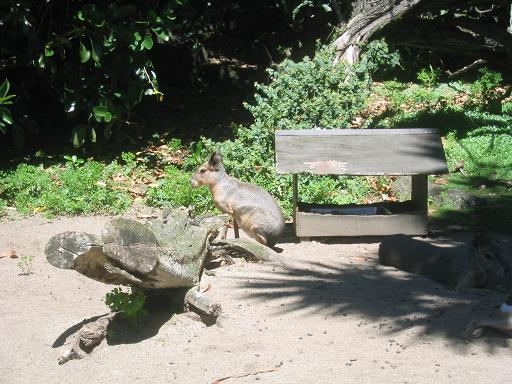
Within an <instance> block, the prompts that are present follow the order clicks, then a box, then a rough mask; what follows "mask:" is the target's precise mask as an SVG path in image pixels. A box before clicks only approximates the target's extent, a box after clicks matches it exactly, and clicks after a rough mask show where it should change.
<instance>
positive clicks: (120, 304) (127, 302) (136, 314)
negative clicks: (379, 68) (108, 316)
mask: <svg viewBox="0 0 512 384" xmlns="http://www.w3.org/2000/svg"><path fill="white" fill-rule="evenodd" d="M145 303H146V295H145V294H144V293H143V292H141V291H135V292H133V291H132V292H131V293H128V292H125V291H123V290H122V289H121V288H114V289H112V291H110V292H109V293H107V294H106V295H105V304H107V306H108V307H109V308H110V309H111V310H112V311H114V312H119V313H120V314H121V316H122V317H123V318H125V319H127V320H128V321H130V322H133V323H137V321H139V320H140V319H142V318H143V317H145V316H147V314H148V311H147V310H146V309H145V308H144V304H145Z"/></svg>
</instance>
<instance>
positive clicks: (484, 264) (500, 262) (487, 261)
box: [473, 232, 511, 286]
mask: <svg viewBox="0 0 512 384" xmlns="http://www.w3.org/2000/svg"><path fill="white" fill-rule="evenodd" d="M473 258H474V260H473V262H476V264H477V265H478V267H479V269H480V270H481V271H483V272H484V273H485V276H486V279H487V283H488V284H491V285H496V286H498V285H509V284H510V282H509V280H510V274H511V265H510V260H508V258H507V257H505V255H503V253H502V252H501V250H500V248H499V246H498V244H497V242H496V240H494V239H493V238H491V236H490V234H489V233H488V232H480V233H477V234H475V236H474V238H473Z"/></svg>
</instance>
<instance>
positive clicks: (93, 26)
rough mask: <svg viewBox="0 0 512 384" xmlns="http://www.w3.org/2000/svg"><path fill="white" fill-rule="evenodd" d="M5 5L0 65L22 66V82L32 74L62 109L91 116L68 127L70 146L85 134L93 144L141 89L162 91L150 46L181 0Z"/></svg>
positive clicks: (170, 23) (161, 37) (33, 0)
mask: <svg viewBox="0 0 512 384" xmlns="http://www.w3.org/2000/svg"><path fill="white" fill-rule="evenodd" d="M4 3H5V4H3V5H1V6H0V15H2V16H1V22H0V34H1V35H2V36H9V38H6V39H3V40H2V44H1V45H0V63H1V64H0V65H1V67H0V69H3V67H5V66H9V67H12V68H16V69H17V70H19V71H25V72H24V73H23V75H22V76H21V77H22V80H21V79H19V80H20V81H25V80H26V79H25V78H29V79H30V81H33V80H32V79H33V78H34V76H35V74H36V73H37V76H39V78H40V80H42V81H43V82H44V83H45V84H48V85H49V86H50V87H51V88H52V89H53V90H54V91H55V92H56V93H57V94H58V96H59V99H60V101H61V103H62V104H63V108H64V110H65V111H66V112H68V113H70V115H71V116H73V115H76V114H77V113H81V114H82V120H81V121H82V122H83V120H84V119H87V118H88V119H89V124H88V125H85V124H83V123H80V124H76V125H75V127H74V128H73V131H72V141H73V144H74V145H75V146H76V147H80V146H82V145H83V144H84V143H85V141H86V139H87V138H89V139H90V140H91V141H93V142H95V141H96V138H97V129H98V128H99V127H102V128H103V133H104V135H105V137H108V136H109V135H110V133H111V132H112V130H113V129H114V128H116V127H118V126H119V125H120V124H122V123H123V121H124V120H126V118H127V117H128V114H129V112H130V110H131V109H132V108H133V107H134V106H135V105H136V104H138V103H139V102H140V100H141V97H142V96H143V94H144V93H146V94H160V93H159V92H158V89H157V82H156V75H155V73H154V72H153V70H152V64H151V61H150V60H149V57H148V51H149V50H151V48H152V47H153V45H154V43H155V41H167V40H168V39H169V31H170V30H171V29H172V28H174V27H176V22H175V14H174V12H175V10H176V9H178V8H179V7H180V6H181V1H180V0H177V1H152V2H150V3H148V2H147V1H143V0H131V1H125V0H112V1H109V2H104V1H99V0H90V1H86V2H84V1H68V2H66V5H65V6H62V7H55V6H54V4H53V3H52V2H40V1H37V0H26V1H21V2H16V1H10V2H4ZM54 20H56V21H58V22H54ZM21 26H22V27H21ZM30 67H35V69H36V70H37V72H36V71H33V70H27V68H30ZM25 93H27V92H25ZM21 96H22V97H23V98H28V95H27V94H23V95H21Z"/></svg>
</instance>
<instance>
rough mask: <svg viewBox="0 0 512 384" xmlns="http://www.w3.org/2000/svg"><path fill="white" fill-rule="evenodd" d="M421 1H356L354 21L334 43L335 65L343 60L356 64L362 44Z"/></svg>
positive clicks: (351, 21)
mask: <svg viewBox="0 0 512 384" xmlns="http://www.w3.org/2000/svg"><path fill="white" fill-rule="evenodd" d="M421 1H424V0H394V1H390V0H375V1H371V0H366V1H361V0H359V1H356V2H355V4H354V10H353V13H352V19H350V21H349V23H348V25H347V28H346V31H345V33H343V34H342V35H341V36H340V37H339V38H338V39H337V40H336V41H335V42H334V47H335V49H336V58H335V60H334V63H335V64H336V63H338V62H339V61H342V60H343V61H346V62H347V63H349V64H353V63H356V62H357V61H358V60H359V55H360V52H361V50H360V48H359V45H360V44H362V43H366V42H367V41H368V40H369V39H370V37H371V36H372V35H373V34H374V33H375V32H377V31H378V30H380V29H381V28H383V27H384V26H386V25H387V24H389V23H390V22H391V21H393V20H396V19H398V18H399V17H401V16H402V15H403V14H404V13H406V12H408V11H410V10H411V9H412V8H413V7H414V6H416V5H417V4H419V3H420V2H421Z"/></svg>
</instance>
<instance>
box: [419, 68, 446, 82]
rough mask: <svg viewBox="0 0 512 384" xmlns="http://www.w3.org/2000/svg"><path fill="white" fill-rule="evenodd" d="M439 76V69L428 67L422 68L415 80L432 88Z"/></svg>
mask: <svg viewBox="0 0 512 384" xmlns="http://www.w3.org/2000/svg"><path fill="white" fill-rule="evenodd" d="M440 76H441V70H440V69H439V68H433V67H432V66H431V65H429V67H428V68H423V69H422V70H421V71H419V72H418V75H417V78H418V80H419V81H421V83H422V84H424V85H426V86H427V87H432V86H434V85H435V84H436V83H437V82H438V81H439V77H440Z"/></svg>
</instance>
